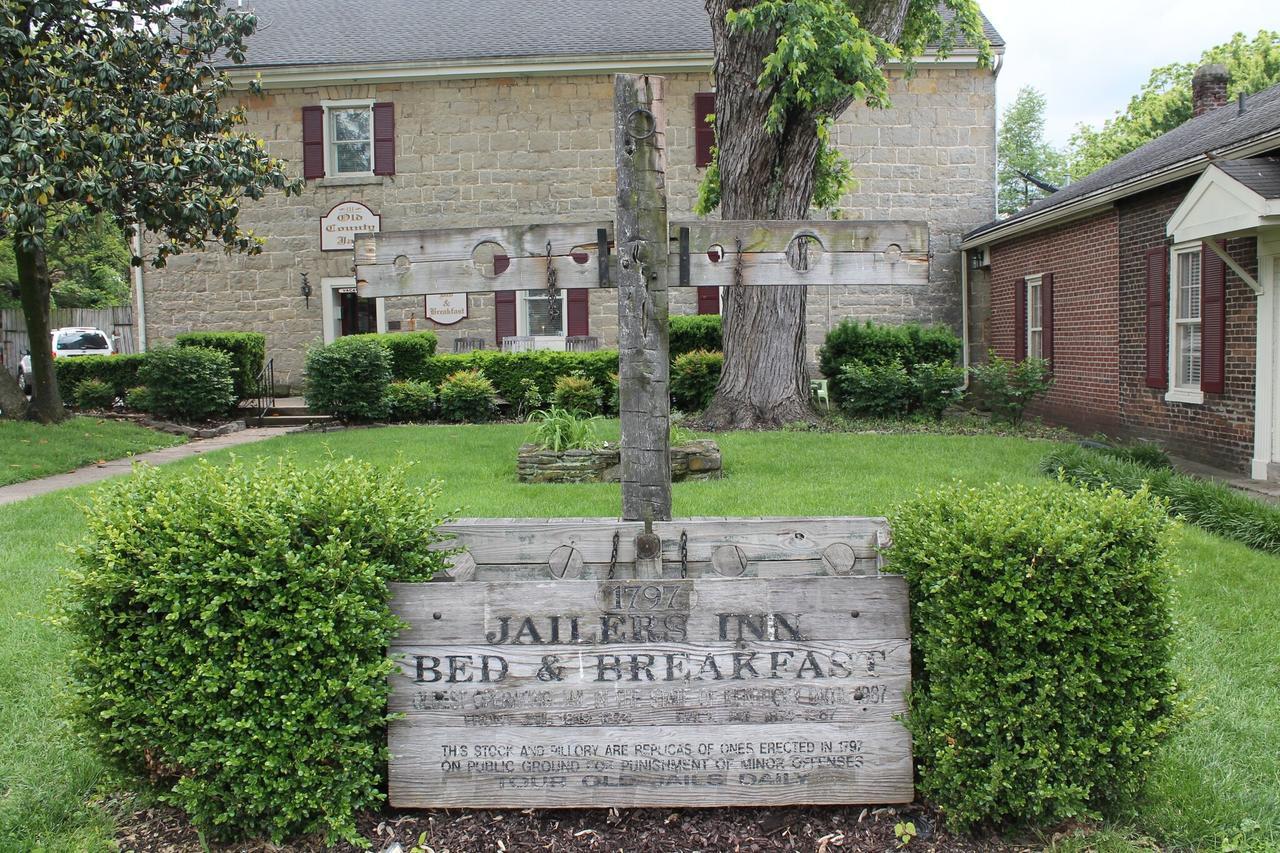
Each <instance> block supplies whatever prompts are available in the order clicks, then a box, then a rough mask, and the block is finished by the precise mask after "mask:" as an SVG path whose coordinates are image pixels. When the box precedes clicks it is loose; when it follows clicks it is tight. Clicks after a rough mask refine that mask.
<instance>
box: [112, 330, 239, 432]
mask: <svg viewBox="0 0 1280 853" xmlns="http://www.w3.org/2000/svg"><path fill="white" fill-rule="evenodd" d="M232 370H233V368H232V364H231V356H229V355H227V354H226V353H225V352H223V351H222V350H216V349H209V348H208V347H197V346H185V347H158V348H156V349H153V350H151V351H149V352H148V353H147V354H146V359H145V360H144V361H143V363H142V368H141V369H140V370H139V371H138V381H137V382H136V383H134V384H140V385H145V386H147V396H148V399H149V401H150V406H151V409H150V410H151V412H153V413H154V414H157V415H159V416H160V417H162V418H175V419H177V420H184V421H202V420H206V419H208V418H211V417H214V416H217V415H224V414H226V413H227V412H229V411H231V409H233V408H234V407H235V405H236V391H235V382H234V380H233V379H232V378H231V374H232Z"/></svg>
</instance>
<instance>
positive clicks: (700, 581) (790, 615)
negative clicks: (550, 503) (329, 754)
mask: <svg viewBox="0 0 1280 853" xmlns="http://www.w3.org/2000/svg"><path fill="white" fill-rule="evenodd" d="M741 522H742V524H741V528H740V530H739V531H738V532H737V534H735V533H734V531H733V529H732V526H731V524H730V523H728V522H726V521H725V520H721V519H687V520H680V521H675V522H670V523H668V524H666V525H659V526H655V534H654V535H658V536H660V537H661V538H662V540H663V544H664V545H665V546H667V547H664V548H660V549H659V554H660V556H659V558H658V560H657V561H656V563H652V564H650V565H653V566H655V567H656V568H657V572H656V575H655V576H653V577H635V576H634V575H635V573H636V571H637V569H638V568H640V567H642V566H643V565H644V561H643V560H639V561H637V557H640V556H641V555H639V554H638V553H637V552H636V550H635V549H634V548H633V547H631V543H632V541H633V536H625V535H623V534H626V533H631V532H632V531H631V527H632V525H627V524H625V523H621V522H617V521H614V520H609V519H599V520H589V519H574V520H563V521H558V520H518V519H500V520H483V521H482V520H479V519H471V520H467V521H465V522H461V523H459V524H458V525H454V526H451V527H450V528H449V529H450V531H451V532H455V533H457V535H458V542H460V543H462V544H464V545H465V546H466V550H465V552H464V553H465V557H464V558H460V559H459V560H458V561H457V562H458V564H459V565H460V566H463V567H464V571H463V574H462V576H463V577H496V576H499V575H500V574H502V573H505V574H507V575H508V576H511V575H515V576H523V577H532V576H534V575H535V574H539V575H540V576H541V577H542V578H543V580H541V581H539V580H527V581H510V580H507V581H484V580H473V581H471V582H467V583H451V584H440V583H434V584H398V585H393V586H392V594H393V604H392V606H393V609H394V610H395V612H396V613H397V614H398V615H399V616H400V617H401V618H402V619H404V620H405V621H406V622H407V623H408V626H409V627H408V628H407V629H406V630H405V631H403V632H402V633H401V634H400V636H399V638H398V639H397V640H396V643H395V645H393V646H392V648H391V653H392V656H393V657H394V658H395V659H396V660H397V663H398V671H397V672H396V673H395V675H394V676H393V678H392V696H391V710H392V711H394V712H397V713H400V714H403V715H404V717H403V718H402V719H399V720H396V721H394V722H392V723H391V725H390V730H389V743H390V749H391V753H392V761H391V770H390V796H391V802H392V803H393V804H394V805H396V806H400V807H448V806H463V805H465V806H469V807H507V806H522V807H527V806H550V807H554V806H581V805H586V804H589V805H593V806H658V805H702V806H711V805H748V804H782V803H837V802H877V803H894V802H909V801H910V800H911V799H912V763H911V746H910V736H909V735H908V733H907V731H906V729H905V728H904V726H903V725H902V723H901V722H900V721H899V719H898V718H899V716H900V715H902V714H905V712H906V705H905V692H906V690H907V688H908V686H909V684H910V672H911V647H910V641H909V639H908V637H909V633H908V613H907V596H906V588H905V584H904V582H903V580H902V578H900V577H896V576H893V575H880V574H879V573H878V571H877V569H876V565H877V564H878V558H877V557H876V555H875V552H874V550H873V544H872V543H874V542H875V541H878V540H879V539H880V537H881V536H882V535H887V526H886V525H885V524H884V521H883V519H819V520H805V519H742V520H741ZM503 530H505V534H506V535H505V536H503V535H501V534H500V531H503ZM677 530H678V531H679V534H678V535H677ZM614 533H618V534H619V535H618V536H617V539H616V542H617V544H616V545H611V543H612V542H614V536H613V534H614ZM623 541H626V542H627V544H628V547H627V548H626V549H625V550H623V549H622V548H621V547H620V545H621V543H622V542H623ZM517 543H523V545H520V544H517ZM556 543H560V544H556ZM717 549H731V550H732V551H733V552H734V557H735V558H734V559H733V560H725V559H717V556H716V553H715V551H716V550H717ZM620 552H621V553H620ZM575 554H576V555H577V556H576V558H575V556H574V555H575ZM534 555H540V562H541V564H540V565H538V563H534V562H524V563H521V562H519V561H520V560H533V559H535V557H534ZM824 555H827V556H826V557H825V559H824ZM567 567H572V568H571V570H570V571H571V573H569V572H566V568H567ZM824 570H825V571H826V572H827V575H826V576H814V577H803V576H802V577H797V576H796V573H797V572H800V571H806V572H810V573H821V572H823V571H824ZM854 572H859V573H866V574H861V575H860V576H851V575H852V573H854ZM682 573H683V574H684V577H681V574H682ZM566 574H568V576H569V577H594V578H595V579H592V580H564V579H560V578H563V577H564V576H565V575H566ZM610 574H611V575H612V577H610ZM739 574H740V575H741V576H737V577H735V576H734V575H739ZM841 575H846V576H841Z"/></svg>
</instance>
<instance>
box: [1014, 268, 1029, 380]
mask: <svg viewBox="0 0 1280 853" xmlns="http://www.w3.org/2000/svg"><path fill="white" fill-rule="evenodd" d="M1013 357H1014V359H1015V360H1016V361H1022V360H1023V359H1025V358H1026V357H1027V280H1026V279H1025V278H1020V279H1018V280H1017V281H1015V282H1014V283H1013Z"/></svg>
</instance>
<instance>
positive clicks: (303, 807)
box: [57, 459, 443, 842]
mask: <svg viewBox="0 0 1280 853" xmlns="http://www.w3.org/2000/svg"><path fill="white" fill-rule="evenodd" d="M438 498H439V493H438V490H437V488H436V486H434V485H432V486H429V487H428V488H426V489H418V488H410V487H408V486H407V485H405V483H404V481H403V480H402V479H401V478H400V477H399V476H397V475H396V474H395V473H394V472H393V471H390V470H387V469H383V468H378V467H375V466H373V465H370V464H367V463H364V462H356V461H352V460H346V461H340V460H336V459H330V460H321V461H320V462H319V463H314V464H308V465H307V466H305V467H303V466H300V465H298V464H297V463H295V462H294V461H292V460H288V459H286V460H282V461H275V462H266V461H259V462H256V463H252V464H249V463H244V462H233V463H231V464H229V465H218V466H214V465H210V464H208V463H204V462H201V463H200V464H198V465H196V466H195V467H194V468H190V469H187V470H185V471H183V472H181V473H179V474H173V473H168V472H162V471H161V470H159V469H155V468H143V469H142V470H141V471H140V472H139V473H137V474H136V475H135V476H133V477H127V478H124V479H122V480H120V481H118V482H117V483H116V484H114V485H112V486H108V487H107V488H106V489H104V490H102V491H100V492H98V493H97V495H96V496H95V498H94V500H93V501H92V504H91V506H90V507H89V508H88V509H87V511H86V513H85V523H86V525H87V527H88V535H87V538H86V539H85V540H84V541H83V542H82V543H81V544H80V545H79V546H78V547H77V548H76V549H75V551H74V568H73V569H72V570H71V572H70V574H69V576H68V577H67V579H66V581H65V588H64V589H63V590H61V593H60V595H59V596H58V600H59V601H60V602H61V604H60V612H59V613H58V616H57V619H58V621H59V622H60V623H61V624H62V625H63V626H64V627H65V628H66V629H67V630H68V633H69V636H70V637H71V641H72V649H71V653H70V659H69V674H70V682H71V685H70V686H71V689H70V693H71V708H70V712H71V718H72V720H73V722H74V725H75V727H76V728H77V729H78V731H79V734H80V736H81V737H83V739H84V742H85V743H87V744H89V745H90V746H91V748H93V749H94V750H96V752H97V753H98V754H99V755H100V756H102V757H103V758H104V759H105V760H106V761H107V762H108V764H109V765H110V766H111V767H113V768H114V769H115V770H116V771H117V772H120V773H122V774H125V775H126V776H128V777H131V778H132V779H134V780H136V781H137V782H138V783H139V784H150V785H151V786H152V787H153V788H154V790H155V792H156V793H157V795H158V797H159V799H160V800H161V801H163V802H165V803H169V804H172V805H175V806H178V807H179V808H181V809H183V810H184V811H186V812H187V813H188V814H189V815H190V816H191V818H192V820H193V822H194V823H195V825H196V826H197V827H198V828H199V829H200V830H201V831H202V832H204V833H205V834H207V835H208V836H211V837H212V838H216V839H235V838H244V837H250V836H253V837H262V836H265V837H269V838H271V839H273V840H275V841H277V842H279V841H281V840H283V839H284V838H286V837H288V836H291V835H297V834H302V833H312V832H324V833H325V834H326V835H328V836H329V838H330V839H331V840H335V839H336V838H338V837H345V838H348V839H352V840H355V839H357V838H358V836H357V832H356V827H355V822H354V814H355V812H356V811H357V810H359V809H362V808H366V807H369V806H374V805H376V804H377V803H378V802H379V801H380V800H382V798H383V794H382V793H381V792H380V790H379V788H380V785H381V784H382V776H383V773H382V765H384V764H385V762H386V760H387V751H386V746H385V741H384V737H385V733H384V726H385V723H386V719H387V676H388V674H389V673H390V671H391V669H392V667H393V666H394V664H393V663H392V662H391V661H390V660H388V659H387V655H386V646H387V642H388V640H389V639H390V638H391V637H392V635H393V633H394V632H395V631H396V630H397V629H398V628H399V627H400V626H399V622H398V620H397V619H396V618H395V617H394V616H393V615H392V614H391V612H390V610H389V608H388V604H387V599H388V594H387V582H388V581H393V580H394V581H418V580H427V579H428V578H430V577H431V575H432V574H433V573H435V572H436V571H438V570H439V569H441V568H442V561H443V555H442V552H440V551H431V550H429V546H430V545H431V544H432V543H434V542H437V541H438V540H439V539H440V536H439V534H438V532H437V526H438V525H439V524H440V523H441V521H442V515H441V513H440V511H439V510H438V508H437V501H438Z"/></svg>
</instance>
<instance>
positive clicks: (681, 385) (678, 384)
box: [671, 350, 724, 412]
mask: <svg viewBox="0 0 1280 853" xmlns="http://www.w3.org/2000/svg"><path fill="white" fill-rule="evenodd" d="M723 369H724V354H723V353H719V352H711V351H709V350H693V351H692V352H686V353H683V354H682V355H679V356H677V357H676V360H675V361H674V362H673V363H672V365H671V405H672V406H673V407H674V408H676V409H678V410H679V411H681V412H701V411H702V410H703V409H705V408H706V407H707V406H709V405H711V398H712V397H714V396H715V394H716V386H717V385H718V384H720V372H721V370H723Z"/></svg>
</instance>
